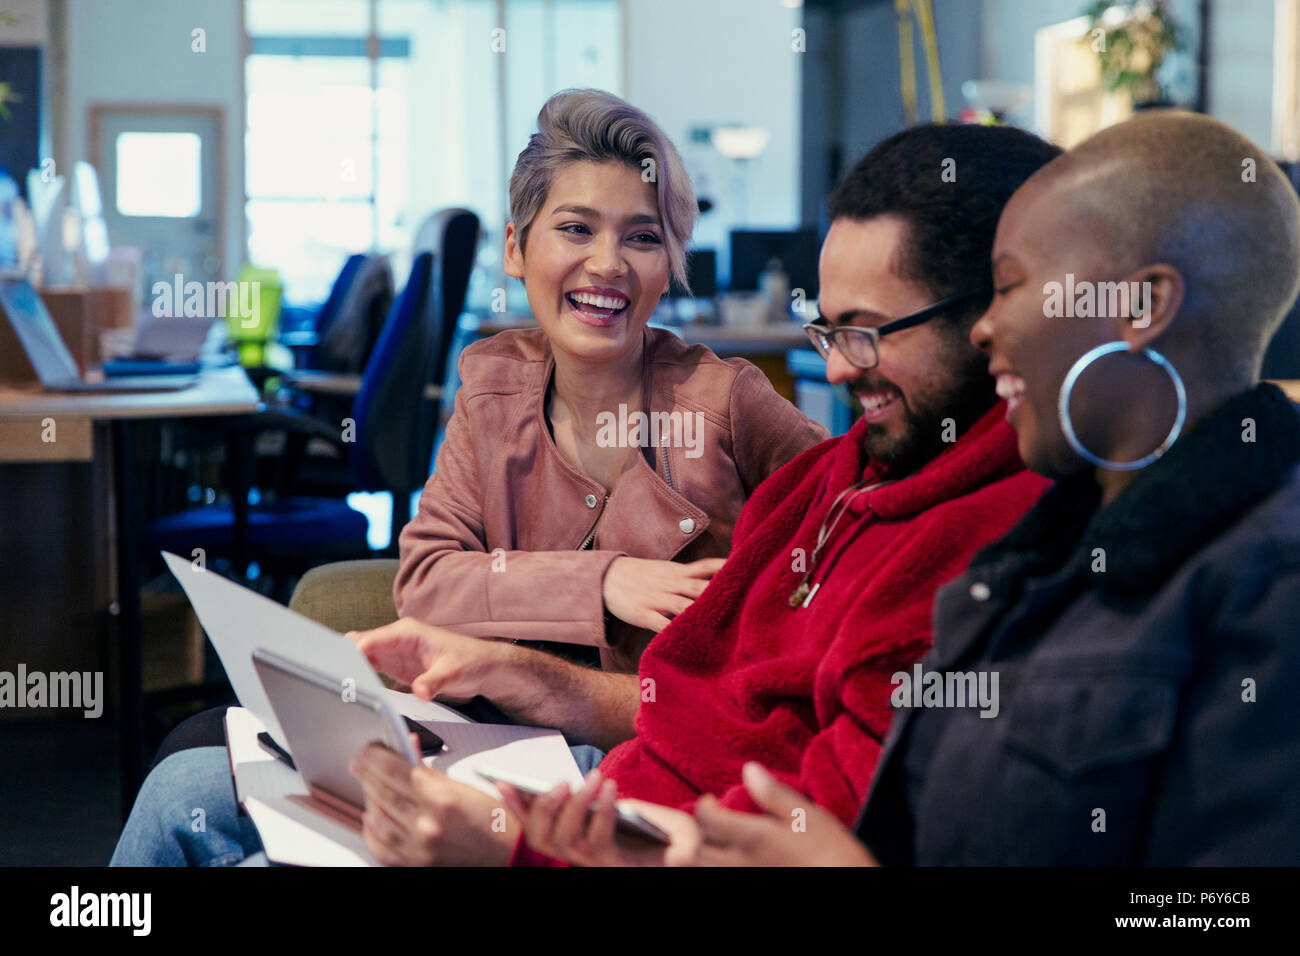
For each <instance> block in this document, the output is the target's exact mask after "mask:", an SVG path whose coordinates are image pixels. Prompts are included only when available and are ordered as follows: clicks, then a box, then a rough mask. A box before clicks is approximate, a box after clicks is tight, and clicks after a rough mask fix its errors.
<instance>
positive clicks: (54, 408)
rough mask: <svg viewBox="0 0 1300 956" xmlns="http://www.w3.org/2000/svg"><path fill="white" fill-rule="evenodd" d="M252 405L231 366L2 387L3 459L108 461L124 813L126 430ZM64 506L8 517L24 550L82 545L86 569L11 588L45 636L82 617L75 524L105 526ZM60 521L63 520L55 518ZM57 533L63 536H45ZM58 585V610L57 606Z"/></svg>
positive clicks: (129, 513) (134, 583)
mask: <svg viewBox="0 0 1300 956" xmlns="http://www.w3.org/2000/svg"><path fill="white" fill-rule="evenodd" d="M257 408H258V395H257V391H256V390H255V389H254V388H253V386H252V384H251V383H250V382H249V380H248V376H247V375H245V374H244V371H243V369H241V368H238V367H226V368H210V369H205V370H204V371H203V372H201V373H200V376H199V381H198V382H197V383H196V384H195V385H194V386H192V387H190V388H187V389H183V390H180V391H175V392H136V393H119V394H111V393H99V394H92V393H86V394H54V393H46V392H42V391H39V390H36V389H33V388H15V387H12V386H0V462H6V463H24V462H30V463H51V462H66V463H77V462H89V463H91V464H92V465H100V466H102V464H103V462H104V459H105V458H108V457H111V461H112V465H111V477H110V478H109V480H108V481H107V482H100V481H97V480H96V479H95V477H94V475H95V471H94V469H92V474H91V480H90V486H91V488H92V491H93V493H94V494H95V495H96V497H97V498H98V499H99V500H103V498H105V497H107V498H108V499H110V500H111V501H112V506H111V508H110V509H107V510H108V511H110V512H111V515H112V525H111V527H108V528H107V534H108V537H109V539H110V540H111V541H112V544H111V545H110V548H109V553H110V554H111V555H112V556H113V561H112V567H111V569H110V574H109V581H108V586H107V592H108V593H109V594H113V595H115V596H116V605H117V615H116V617H117V642H118V666H119V674H118V686H119V699H118V708H119V714H120V722H121V734H122V806H123V812H124V814H125V813H126V812H127V811H129V810H130V807H131V802H132V801H133V800H134V798H135V792H136V789H137V788H138V787H139V785H140V783H141V781H142V779H143V770H144V759H143V755H142V753H141V742H142V740H143V735H144V699H143V686H142V674H141V655H142V650H141V638H140V557H141V555H140V521H139V502H138V500H137V492H136V483H135V477H134V471H135V462H134V460H133V457H134V455H133V452H134V448H135V443H134V432H133V428H134V426H135V424H136V423H137V422H157V421H160V420H164V419H184V418H213V417H222V416H231V415H248V414H252V413H254V412H256V411H257ZM51 424H52V425H53V427H54V431H53V433H52V435H53V438H54V440H53V441H49V440H48V438H49V437H50V435H51V433H50V431H49V430H48V429H49V426H50V425H51ZM96 436H98V437H99V440H98V441H97V440H96ZM43 476H44V473H42V474H41V475H38V476H35V478H34V480H42V478H43ZM6 481H7V482H8V481H12V482H13V483H14V484H15V485H18V486H19V487H20V488H25V489H26V490H28V491H30V490H31V482H28V481H27V479H26V478H25V477H23V476H21V475H19V474H17V473H14V474H13V475H12V476H10V475H7V476H6ZM47 498H48V495H47ZM65 504H67V510H68V512H69V513H70V514H72V515H73V517H70V518H66V519H65V518H64V517H63V516H61V515H52V516H50V517H49V522H50V524H49V525H47V524H46V523H44V521H43V519H42V518H40V517H37V518H32V517H29V516H15V521H14V523H15V525H16V526H21V527H22V529H23V531H20V532H19V535H18V537H19V538H20V539H23V540H24V542H25V544H26V546H28V547H31V546H36V545H38V544H39V545H40V546H41V547H44V548H47V549H50V550H54V551H57V550H59V549H60V548H61V547H64V546H67V545H68V541H67V540H66V538H67V537H68V536H71V537H73V538H74V539H75V538H76V537H77V536H80V537H81V539H82V540H80V541H78V542H77V543H78V544H81V545H82V548H81V551H80V553H79V552H78V550H77V548H76V547H68V549H67V550H68V554H69V555H73V554H75V555H76V559H77V560H79V561H80V562H81V564H80V567H81V569H82V571H85V572H86V573H85V574H81V575H78V574H75V573H72V574H67V575H65V576H64V579H63V580H58V579H56V580H44V579H43V578H42V577H41V576H40V575H38V574H36V573H35V572H31V573H28V574H26V575H24V576H23V578H22V579H21V581H20V583H19V584H16V585H15V584H12V583H9V584H8V586H11V587H14V588H15V590H17V589H18V588H20V587H23V586H24V585H30V586H31V590H30V591H29V592H28V593H24V594H23V598H24V599H25V600H26V601H27V602H28V603H29V604H30V603H35V604H37V605H40V610H41V611H42V612H45V613H43V614H42V615H41V616H40V622H41V625H42V626H43V627H44V631H45V634H46V635H50V634H52V633H54V632H55V629H57V628H58V627H60V626H63V627H74V626H78V623H79V622H77V621H76V620H75V619H74V618H73V617H72V615H71V614H70V613H68V606H69V605H72V604H74V603H75V602H76V601H77V600H79V599H80V595H74V596H71V597H69V596H68V595H67V593H66V592H67V590H68V589H69V588H80V587H82V586H83V584H87V585H88V584H89V582H90V580H91V576H92V572H93V571H96V570H98V569H96V568H94V564H95V562H94V555H93V554H86V553H85V552H86V551H87V550H88V549H87V548H86V547H85V545H86V541H85V539H86V538H88V537H92V536H93V533H94V531H93V528H90V529H88V528H85V527H82V526H81V521H82V520H86V519H89V521H90V522H91V523H92V524H93V525H97V526H100V527H104V526H105V524H106V522H105V516H104V515H103V514H100V513H99V512H100V510H101V509H98V508H94V507H92V508H91V509H90V511H89V514H85V513H82V514H77V508H76V507H75V506H74V505H73V504H72V503H65ZM60 520H62V522H63V523H62V524H59V523H58V522H59V521H60ZM50 526H53V527H54V529H55V531H54V534H50V533H49V528H50ZM42 532H44V535H42ZM57 537H63V538H65V540H62V541H60V540H45V539H46V538H57ZM5 545H6V546H7V547H9V548H11V549H12V548H15V547H19V543H18V542H14V541H6V542H5ZM23 560H24V556H23V555H17V556H16V560H15V566H16V567H18V566H19V563H20V562H21V561H23ZM70 560H72V559H71V558H70ZM47 570H48V569H47ZM46 576H47V577H48V575H46ZM92 590H93V591H94V594H95V595H98V594H99V593H100V592H101V591H102V590H104V589H103V588H102V587H92ZM61 591H62V592H63V595H62V601H63V603H64V606H60V603H59V601H60V596H59V595H60V592H61ZM93 599H94V595H92V600H93ZM110 613H111V609H110ZM61 615H62V616H61ZM28 623H30V622H28ZM18 626H21V625H18ZM37 632H38V633H36V634H22V635H15V637H14V640H13V642H12V644H10V642H8V641H6V645H7V646H12V647H14V648H15V649H17V652H18V653H22V651H23V649H24V648H25V649H28V650H30V649H33V648H39V646H40V639H41V636H42V635H41V634H40V628H37ZM20 659H21V658H20ZM76 669H78V670H81V669H84V668H76Z"/></svg>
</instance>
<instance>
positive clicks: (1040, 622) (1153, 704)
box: [588, 112, 1300, 866]
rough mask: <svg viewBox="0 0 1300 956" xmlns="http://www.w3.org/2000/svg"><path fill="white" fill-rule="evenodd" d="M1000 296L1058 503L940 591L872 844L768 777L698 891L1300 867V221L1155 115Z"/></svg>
mask: <svg viewBox="0 0 1300 956" xmlns="http://www.w3.org/2000/svg"><path fill="white" fill-rule="evenodd" d="M993 272H994V275H993V279H994V287H995V290H996V291H995V293H994V298H993V301H992V304H991V306H990V308H989V310H988V312H987V313H986V314H985V315H984V316H983V317H982V318H981V319H980V320H979V321H978V322H976V323H975V325H974V327H973V328H972V331H971V340H972V342H974V343H975V344H976V345H978V346H979V347H980V348H982V349H984V350H985V351H986V352H987V353H988V354H989V358H990V362H989V370H990V373H991V374H993V375H994V376H995V378H996V379H997V386H998V392H999V394H1000V395H1002V397H1003V398H1005V399H1006V400H1007V402H1008V412H1007V417H1008V420H1009V421H1010V423H1011V425H1012V426H1013V427H1014V428H1015V430H1016V433H1017V439H1018V443H1019V447H1020V453H1021V456H1022V457H1023V458H1024V460H1025V462H1026V464H1028V465H1029V466H1030V467H1031V468H1033V469H1035V470H1037V471H1039V472H1041V473H1043V474H1045V475H1048V476H1049V477H1052V478H1055V479H1057V483H1056V485H1055V486H1054V487H1053V489H1052V490H1051V491H1049V492H1048V493H1047V494H1046V495H1045V496H1044V497H1043V499H1042V500H1041V501H1040V502H1039V504H1038V505H1036V506H1035V507H1034V509H1033V510H1031V511H1030V512H1029V513H1028V514H1027V515H1026V516H1025V518H1024V520H1023V521H1021V523H1020V524H1019V525H1017V526H1016V527H1015V528H1013V529H1012V531H1011V532H1010V533H1009V534H1008V535H1007V536H1006V537H1004V538H1003V539H1002V540H1001V541H999V542H997V543H996V544H994V545H992V546H991V547H989V548H987V549H985V550H984V551H982V552H981V553H980V554H978V555H977V556H976V558H975V559H974V560H973V561H972V563H971V565H970V567H969V569H968V571H967V572H966V574H965V575H964V576H963V577H962V578H959V579H957V580H956V581H955V582H953V583H952V584H950V585H948V586H947V587H946V588H944V589H943V590H942V591H940V593H939V596H938V598H937V600H936V604H935V638H934V647H933V650H932V652H931V653H930V655H929V656H928V657H927V658H926V659H925V661H924V662H923V663H922V664H921V665H919V666H918V670H919V673H918V674H911V673H909V674H896V675H895V682H896V684H897V685H899V686H898V689H899V690H900V691H901V690H902V689H903V688H904V686H908V685H909V684H910V692H908V693H901V692H899V693H896V694H895V698H894V704H895V706H896V707H897V708H898V709H899V711H900V712H899V713H897V714H895V716H894V720H893V723H892V725H891V727H890V732H889V737H888V739H887V742H886V752H885V754H884V756H883V757H882V758H881V762H880V765H879V769H878V771H877V774H876V777H875V779H874V781H873V783H872V787H871V791H870V796H869V797H868V801H867V806H866V808H865V810H864V811H863V814H862V816H861V817H860V819H859V822H858V826H857V836H858V838H859V840H854V839H853V837H852V834H850V832H849V831H848V830H847V829H845V828H844V827H843V826H841V825H840V824H839V823H838V822H837V821H836V820H835V818H834V817H833V816H831V815H830V814H829V813H827V812H825V811H823V810H821V809H819V808H816V807H809V806H808V800H807V798H806V797H804V796H802V795H801V794H798V793H796V792H795V791H793V790H790V789H789V788H787V787H785V786H783V785H782V784H779V783H778V782H776V781H775V780H774V779H773V778H772V777H771V776H769V775H768V774H767V773H766V772H764V771H763V770H762V768H760V767H758V766H757V765H754V764H751V765H749V766H747V767H746V770H745V777H746V785H747V788H748V789H749V792H750V795H751V796H752V797H753V798H754V800H755V802H756V803H757V804H758V805H759V806H760V807H762V808H764V809H765V810H766V811H767V815H766V816H763V815H750V814H741V813H735V812H732V811H729V810H724V809H723V808H721V807H720V806H719V805H718V804H717V803H716V801H713V800H711V799H710V798H708V797H705V798H704V799H702V800H701V801H700V803H699V804H698V805H697V808H696V813H695V816H696V821H697V822H698V824H699V831H700V838H701V842H699V843H698V844H696V843H695V842H694V841H692V843H691V845H689V846H687V845H681V846H674V847H672V848H670V852H669V861H670V862H673V861H675V862H679V863H705V864H721V863H749V864H795V863H830V864H863V863H872V862H876V861H879V862H881V863H884V864H886V865H891V864H892V865H907V864H919V865H954V864H955V865H998V864H1010V865H1023V864H1027V865H1047V866H1053V865H1188V864H1212V865H1226V864H1292V865H1294V864H1297V863H1300V799H1297V794H1298V793H1300V733H1297V728H1300V695H1298V694H1297V693H1296V688H1297V686H1300V638H1298V637H1297V632H1296V626H1297V625H1296V622H1297V621H1300V469H1298V468H1297V465H1298V464H1300V411H1298V410H1297V408H1296V406H1295V405H1293V404H1292V403H1291V402H1290V401H1289V400H1288V399H1287V398H1286V397H1285V396H1284V395H1283V394H1282V392H1281V391H1279V390H1278V389H1277V388H1275V387H1274V386H1272V385H1268V384H1261V383H1260V382H1259V380H1258V375H1259V369H1260V365H1261V362H1262V358H1263V354H1264V348H1265V345H1266V344H1267V342H1268V340H1269V338H1270V337H1271V335H1272V334H1273V332H1274V331H1276V329H1277V327H1278V326H1279V325H1280V323H1281V322H1282V319H1283V316H1284V315H1285V313H1286V312H1287V310H1288V309H1289V308H1290V307H1291V304H1292V303H1293V301H1294V300H1295V297H1296V291H1297V280H1298V277H1300V204H1298V203H1297V200H1296V197H1295V194H1294V192H1293V191H1292V189H1291V187H1290V185H1289V184H1288V183H1287V182H1286V180H1285V179H1284V178H1283V176H1282V174H1281V171H1280V170H1279V169H1278V168H1277V167H1276V166H1275V165H1274V164H1273V163H1272V161H1271V160H1270V159H1269V158H1268V156H1267V155H1266V154H1264V153H1263V152H1262V151H1260V150H1259V149H1257V148H1256V147H1255V146H1254V145H1253V144H1251V143H1250V142H1248V141H1247V140H1246V139H1244V138H1243V137H1241V136H1240V135H1239V134H1237V133H1236V132H1234V131H1233V130H1231V129H1230V128H1228V127H1227V126H1224V125H1223V124H1221V123H1218V122H1216V121H1214V120H1212V119H1209V118H1207V117H1204V116H1196V115H1191V114H1185V113H1177V112H1160V113H1154V114H1150V115H1144V116H1143V117H1141V118H1139V119H1135V120H1132V121H1130V122H1128V123H1124V124H1122V125H1119V126H1115V127H1112V128H1110V129H1107V130H1106V131H1104V132H1102V133H1100V134H1099V135H1097V136H1095V137H1093V138H1092V139H1090V140H1088V141H1087V142H1085V143H1084V144H1082V145H1081V146H1079V147H1078V148H1077V149H1075V150H1073V151H1072V152H1070V153H1068V154H1066V155H1065V156H1063V157H1061V158H1059V159H1057V160H1055V161H1054V162H1052V163H1050V164H1048V165H1047V166H1046V167H1044V168H1043V169H1042V170H1041V171H1040V172H1039V173H1038V174H1036V175H1035V176H1034V177H1032V178H1031V179H1030V180H1029V181H1028V182H1027V183H1026V184H1025V185H1024V186H1023V187H1021V189H1020V190H1019V191H1017V193H1016V194H1015V195H1014V196H1013V197H1012V199H1011V201H1010V202H1009V203H1008V205H1007V207H1006V209H1005V211H1004V213H1003V215H1002V218H1001V220H1000V222H999V226H998V232H997V239H996V242H995V245H994V249H993ZM971 687H979V688H991V689H992V691H993V694H992V698H993V699H992V700H991V701H986V700H984V699H983V697H984V695H983V694H981V695H980V699H979V700H978V701H976V700H975V699H973V696H972V695H970V694H969V693H968V694H966V695H960V694H954V691H955V690H960V689H963V688H965V689H967V690H969V688H971ZM990 705H991V706H990ZM799 808H803V809H804V810H805V812H806V814H807V815H806V818H805V819H806V827H805V829H804V830H803V831H800V832H794V831H792V828H791V826H790V819H791V813H792V812H793V811H795V810H797V809H799ZM593 819H594V818H593ZM594 825H595V824H593V826H594ZM598 837H599V835H595V834H591V835H589V836H588V839H589V840H594V839H597V838H598ZM864 844H865V847H864Z"/></svg>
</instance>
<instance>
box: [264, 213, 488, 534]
mask: <svg viewBox="0 0 1300 956" xmlns="http://www.w3.org/2000/svg"><path fill="white" fill-rule="evenodd" d="M478 242H479V220H478V217H477V216H476V215H475V214H474V213H472V212H470V211H468V210H465V209H455V208H448V209H442V210H439V211H438V212H435V213H433V214H432V215H430V216H429V217H428V218H427V219H425V221H424V222H423V223H422V224H421V226H420V228H419V229H418V230H417V232H416V237H415V241H414V243H413V247H412V252H413V256H414V257H416V258H418V257H419V256H420V255H421V254H429V255H431V256H432V271H431V282H432V285H433V287H434V289H435V290H438V292H439V294H437V295H431V296H430V297H429V314H428V315H427V316H426V317H425V322H426V324H427V336H428V340H427V342H425V343H424V345H423V346H422V348H428V349H429V354H428V358H427V364H428V367H427V378H426V380H425V382H426V391H425V394H426V396H427V395H434V396H439V395H440V396H441V401H440V400H439V398H436V397H435V398H433V399H432V402H433V403H432V404H429V403H428V402H426V401H425V400H424V399H417V398H416V397H415V395H414V393H412V397H411V403H412V404H411V406H410V409H403V410H402V411H403V413H405V412H406V411H409V410H414V409H415V408H416V407H417V405H418V408H419V411H420V416H419V419H418V420H417V421H412V422H411V426H410V427H412V428H413V429H415V430H414V431H410V432H407V433H406V434H405V435H403V434H402V432H401V431H400V430H395V431H394V432H393V434H394V436H396V437H395V441H397V447H398V448H405V449H408V450H409V452H410V454H411V456H412V459H411V461H410V462H406V463H404V464H402V465H401V466H400V467H398V466H396V465H395V464H394V463H393V462H392V461H391V460H389V459H391V458H392V457H395V456H398V455H399V452H398V451H397V449H396V448H395V449H388V450H387V451H386V452H385V454H386V455H387V456H388V458H386V459H385V460H386V462H387V466H386V467H387V468H388V469H389V471H390V474H389V475H388V476H387V477H386V478H384V479H383V480H379V479H378V478H377V477H376V476H375V474H374V473H368V476H367V480H366V483H367V484H370V485H376V486H381V487H386V490H390V491H393V490H396V489H398V488H401V489H403V490H404V491H405V494H406V496H407V497H406V498H403V497H402V494H401V493H400V492H399V493H398V495H397V497H396V498H395V500H394V502H393V505H394V510H393V529H394V535H393V537H392V538H391V539H390V549H395V548H396V541H397V539H396V532H397V531H398V530H400V529H401V526H402V525H403V524H405V522H406V520H407V518H408V517H409V501H408V500H407V498H409V495H410V493H411V492H414V491H417V490H418V489H419V488H421V487H422V486H423V484H424V482H425V480H426V479H427V478H428V476H429V471H430V469H431V466H432V460H433V452H434V449H435V448H436V447H437V445H438V442H439V438H440V435H441V428H442V425H443V424H444V421H445V416H446V415H448V414H450V402H449V401H447V398H449V397H450V396H449V395H448V393H447V392H446V391H445V390H444V389H443V386H444V385H445V384H446V382H447V376H448V374H452V375H454V374H455V368H454V359H455V356H454V355H453V354H452V351H453V347H454V343H455V342H456V332H457V324H458V321H459V319H460V313H461V309H462V308H463V307H464V304H465V296H466V293H467V291H468V289H469V281H470V276H471V275H472V273H473V269H474V259H475V256H476V255H477V252H478ZM358 281H360V280H358ZM378 350H379V343H378V341H377V342H376V343H375V348H374V350H373V351H372V353H371V355H372V357H373V355H374V354H375V353H376V352H378ZM340 401H342V400H341V399H339V398H337V397H331V398H328V400H325V397H322V396H318V397H316V399H315V402H314V407H315V409H316V410H317V413H318V414H319V413H321V412H330V413H331V414H330V420H331V421H338V420H339V419H341V418H342V417H343V416H344V415H348V414H349V412H348V410H347V408H343V409H342V411H340V410H339V403H340ZM351 417H352V418H353V419H354V420H355V421H357V422H358V423H360V421H361V419H360V418H359V417H358V416H357V415H351ZM411 436H415V440H414V441H412V440H411ZM271 464H273V465H274V466H275V468H276V469H277V471H276V473H275V477H274V478H270V477H268V481H270V482H273V483H274V484H275V485H276V486H277V487H279V488H281V489H282V490H287V489H289V488H294V489H298V490H299V491H300V492H303V493H308V494H313V495H340V494H347V493H349V492H351V491H355V490H357V487H356V482H357V475H356V473H355V470H354V469H353V468H352V467H351V465H350V463H348V462H344V461H342V460H341V459H339V458H337V457H335V458H322V457H321V456H319V455H307V454H306V438H305V437H304V436H302V435H295V436H291V437H290V439H289V440H288V442H287V443H286V446H285V449H284V452H283V454H282V455H279V456H277V458H276V459H275V460H274V461H272V462H271ZM394 469H395V471H394ZM407 469H409V471H408V470H407ZM394 474H396V475H400V476H401V480H396V479H395V478H394ZM364 490H372V489H370V488H366V489H364Z"/></svg>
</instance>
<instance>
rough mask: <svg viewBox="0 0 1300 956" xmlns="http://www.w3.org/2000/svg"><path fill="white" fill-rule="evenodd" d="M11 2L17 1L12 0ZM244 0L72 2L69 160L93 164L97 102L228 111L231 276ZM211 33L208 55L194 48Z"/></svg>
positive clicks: (239, 252) (239, 215) (63, 160)
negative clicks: (197, 37) (199, 34)
mask: <svg viewBox="0 0 1300 956" xmlns="http://www.w3.org/2000/svg"><path fill="white" fill-rule="evenodd" d="M4 2H6V3H8V2H11V0H4ZM241 9H242V2H241V0H215V2H214V0H111V2H110V0H68V14H67V19H68V24H67V27H68V47H67V83H68V87H67V126H68V128H67V130H66V136H67V138H66V142H67V152H68V155H67V156H62V157H55V162H56V163H57V164H58V166H59V168H60V169H67V168H69V167H70V166H71V165H72V163H73V162H75V161H77V160H79V159H84V160H87V161H90V160H91V159H92V157H91V156H90V155H89V151H90V141H89V138H90V112H89V108H90V105H91V104H92V103H152V104H178V103H195V104H200V103H201V104H204V105H212V106H220V107H221V108H222V109H224V111H225V116H226V118H225V129H226V133H225V136H226V145H225V164H226V180H225V182H226V198H225V207H224V218H225V222H224V228H225V259H226V272H227V273H228V274H230V275H233V274H234V272H235V271H236V270H238V268H239V264H240V263H241V262H242V261H243V259H244V112H243V109H244V107H243V93H242V88H243V84H242V74H243V40H242V32H241V29H240V13H241ZM196 27H201V28H203V29H204V30H205V31H207V36H206V40H207V52H205V53H194V52H192V51H191V49H190V44H191V39H190V36H191V31H192V30H193V29H195V28H196Z"/></svg>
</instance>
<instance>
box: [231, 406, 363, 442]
mask: <svg viewBox="0 0 1300 956" xmlns="http://www.w3.org/2000/svg"><path fill="white" fill-rule="evenodd" d="M239 425H240V427H243V428H245V429H247V430H248V431H251V432H254V433H259V432H269V431H287V432H295V433H296V434H299V435H306V436H307V437H308V438H319V439H321V440H322V441H325V442H328V443H329V444H331V445H333V446H334V447H335V448H337V449H338V450H339V451H341V452H343V453H344V454H346V453H347V448H346V446H345V444H344V441H343V432H342V430H341V428H340V427H339V426H338V425H332V424H330V423H329V422H325V421H322V420H321V419H319V418H316V417H314V416H312V415H307V414H304V413H303V412H300V411H298V410H297V409H294V408H287V407H283V406H280V405H267V404H260V405H258V407H257V414H256V415H253V416H252V417H250V418H246V419H244V420H243V421H242V422H240V423H239Z"/></svg>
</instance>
